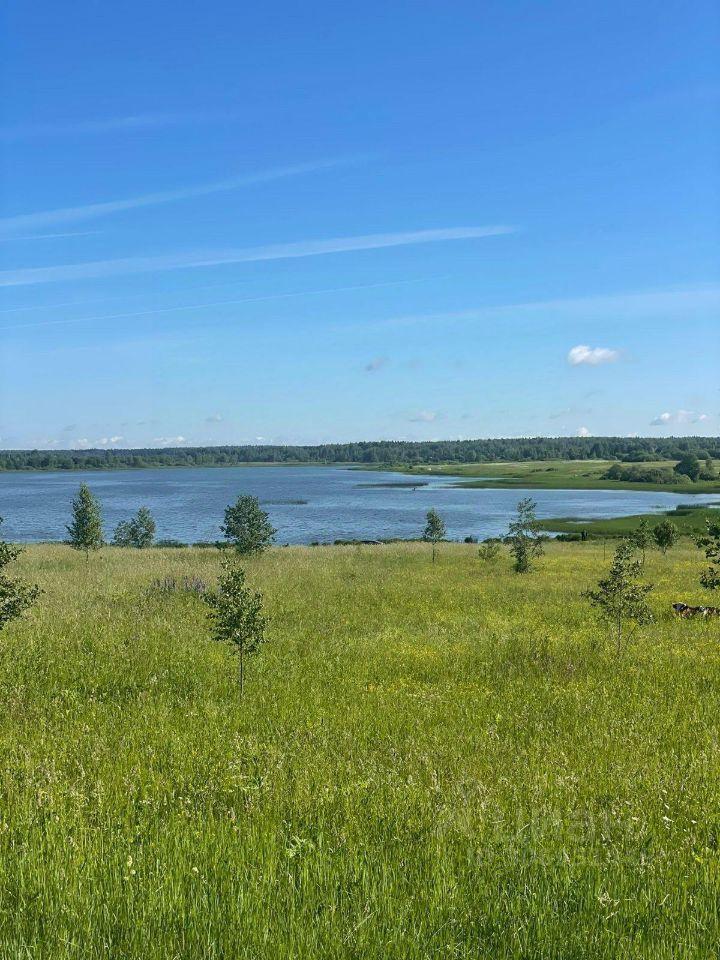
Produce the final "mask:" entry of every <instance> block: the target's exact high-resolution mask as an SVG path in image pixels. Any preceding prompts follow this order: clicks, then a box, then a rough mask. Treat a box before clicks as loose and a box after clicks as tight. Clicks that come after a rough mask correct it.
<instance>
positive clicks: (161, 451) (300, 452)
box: [0, 437, 720, 471]
mask: <svg viewBox="0 0 720 960" xmlns="http://www.w3.org/2000/svg"><path fill="white" fill-rule="evenodd" d="M686 456H692V457H694V458H696V459H697V460H700V461H704V460H708V459H711V458H714V459H720V437H528V438H512V437H511V438H505V439H502V438H496V439H485V440H423V441H405V440H378V441H362V442H357V443H325V444H318V445H315V446H297V445H286V446H282V445H269V444H268V445H245V446H224V447H165V448H158V449H155V448H150V447H148V448H137V449H121V450H119V449H113V450H105V449H97V450H95V449H87V450H0V471H7V470H102V469H105V470H107V469H117V468H135V469H139V468H145V467H186V466H187V467H190V466H195V467H203V466H205V467H215V466H237V465H240V464H247V463H309V464H311V463H317V464H328V463H358V464H394V465H398V466H412V465H414V464H424V463H493V462H496V461H504V460H514V461H533V460H617V461H619V462H625V463H653V462H657V461H661V460H681V459H682V458H683V457H686Z"/></svg>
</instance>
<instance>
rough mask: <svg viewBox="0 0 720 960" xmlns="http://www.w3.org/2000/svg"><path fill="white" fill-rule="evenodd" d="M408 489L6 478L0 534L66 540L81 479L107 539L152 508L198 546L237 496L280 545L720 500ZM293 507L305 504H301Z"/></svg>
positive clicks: (478, 529)
mask: <svg viewBox="0 0 720 960" xmlns="http://www.w3.org/2000/svg"><path fill="white" fill-rule="evenodd" d="M426 479H427V485H426V486H418V487H417V488H416V489H414V490H413V488H412V487H391V486H390V487H389V486H384V485H383V484H387V483H407V482H408V481H409V478H408V477H407V476H406V475H403V474H396V473H364V472H362V471H358V470H350V469H346V468H342V467H316V466H312V467H213V468H203V467H196V468H177V469H175V468H173V469H165V470H124V471H102V472H101V471H91V472H87V473H85V472H77V473H0V516H2V517H4V518H5V523H3V526H2V533H3V536H4V537H5V538H6V539H13V540H18V541H35V540H62V539H64V537H65V524H66V523H68V522H69V519H70V503H71V501H72V498H73V497H74V495H75V493H76V492H77V488H78V486H79V484H80V482H81V481H83V480H84V481H85V482H87V483H88V484H89V485H90V487H91V488H92V490H93V492H94V493H95V495H96V496H97V497H99V499H100V500H101V502H102V507H103V515H104V519H105V532H106V536H107V537H108V538H110V537H111V536H112V531H113V529H114V528H115V525H116V524H117V523H118V522H119V521H120V520H124V519H127V518H128V517H129V516H130V515H131V514H132V513H134V512H135V511H136V510H137V508H138V507H139V506H142V505H145V506H147V507H149V508H150V510H151V511H152V513H153V516H154V517H155V520H156V522H157V536H158V538H173V539H177V540H183V541H185V542H188V543H192V542H194V541H198V540H214V539H216V538H217V537H218V535H219V526H220V523H221V522H222V517H223V511H224V509H225V507H226V506H227V505H228V504H229V503H231V502H232V501H234V500H235V499H236V498H237V496H238V495H239V494H241V493H249V494H252V495H253V496H256V497H258V498H259V499H260V501H261V503H262V504H263V505H264V508H265V509H266V510H267V511H268V513H269V514H270V517H271V519H272V522H273V524H274V526H276V527H277V528H278V535H277V542H278V543H309V542H311V541H312V540H321V541H326V540H330V541H331V540H334V539H336V538H338V539H340V538H342V539H353V538H357V539H363V540H375V539H381V538H385V537H417V536H420V534H421V531H422V527H423V525H424V522H425V514H426V512H427V511H428V510H429V509H430V507H435V509H436V510H438V511H439V512H440V514H441V515H442V517H443V519H444V520H445V523H446V525H447V530H448V536H449V537H450V538H452V539H462V538H463V537H466V536H469V535H472V536H476V537H480V538H482V537H490V536H496V535H498V534H501V533H504V532H505V531H506V529H507V524H508V519H509V517H510V515H511V514H512V513H513V512H514V510H515V506H516V504H517V502H518V500H519V499H520V498H521V497H522V496H526V495H527V496H532V497H533V499H535V500H536V501H537V503H538V515H539V516H541V517H561V516H563V517H569V516H572V517H578V518H581V519H591V518H594V517H618V516H623V515H627V514H634V513H644V512H650V511H660V510H667V509H669V508H672V507H674V506H676V505H677V504H678V503H688V502H690V501H692V502H697V503H700V502H703V501H706V502H707V501H713V500H714V501H717V499H718V498H717V495H714V496H713V495H706V496H696V497H692V496H688V495H687V494H673V493H648V492H647V491H637V492H635V491H632V490H631V491H626V490H617V491H616V490H613V491H609V490H530V491H522V490H473V489H460V488H457V487H452V486H450V485H449V483H450V482H452V481H451V480H450V481H449V480H448V478H447V477H443V478H440V477H432V478H430V477H429V478H423V481H419V482H425V481H426ZM292 501H306V502H304V503H298V502H292Z"/></svg>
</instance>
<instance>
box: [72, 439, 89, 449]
mask: <svg viewBox="0 0 720 960" xmlns="http://www.w3.org/2000/svg"><path fill="white" fill-rule="evenodd" d="M75 443H76V444H77V446H78V447H89V446H90V441H89V440H88V438H87V437H80V438H79V439H78V440H76V441H75Z"/></svg>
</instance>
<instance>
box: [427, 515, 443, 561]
mask: <svg viewBox="0 0 720 960" xmlns="http://www.w3.org/2000/svg"><path fill="white" fill-rule="evenodd" d="M425 519H426V521H427V522H426V524H425V529H424V530H423V540H427V541H428V543H431V544H432V558H433V563H435V550H436V548H437V545H438V543H440V541H441V540H444V539H445V533H446V530H445V523H444V521H443V519H442V517H441V516H440V514H439V513H438V512H437V510H434V509H432V508H431V509H430V510H428V512H427V515H426V517H425Z"/></svg>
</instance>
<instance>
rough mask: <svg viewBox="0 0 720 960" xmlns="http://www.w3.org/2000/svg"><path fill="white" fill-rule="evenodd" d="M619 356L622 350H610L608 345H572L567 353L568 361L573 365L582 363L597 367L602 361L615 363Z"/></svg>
mask: <svg viewBox="0 0 720 960" xmlns="http://www.w3.org/2000/svg"><path fill="white" fill-rule="evenodd" d="M619 357H620V352H619V351H618V350H610V349H609V348H608V347H588V346H587V345H586V344H579V345H578V346H577V347H572V349H571V350H570V351H569V352H568V355H567V359H568V363H569V364H571V365H572V366H573V367H577V366H579V365H580V364H582V363H587V364H588V365H589V366H591V367H596V366H597V365H598V364H600V363H614V362H615V360H618V359H619Z"/></svg>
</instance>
